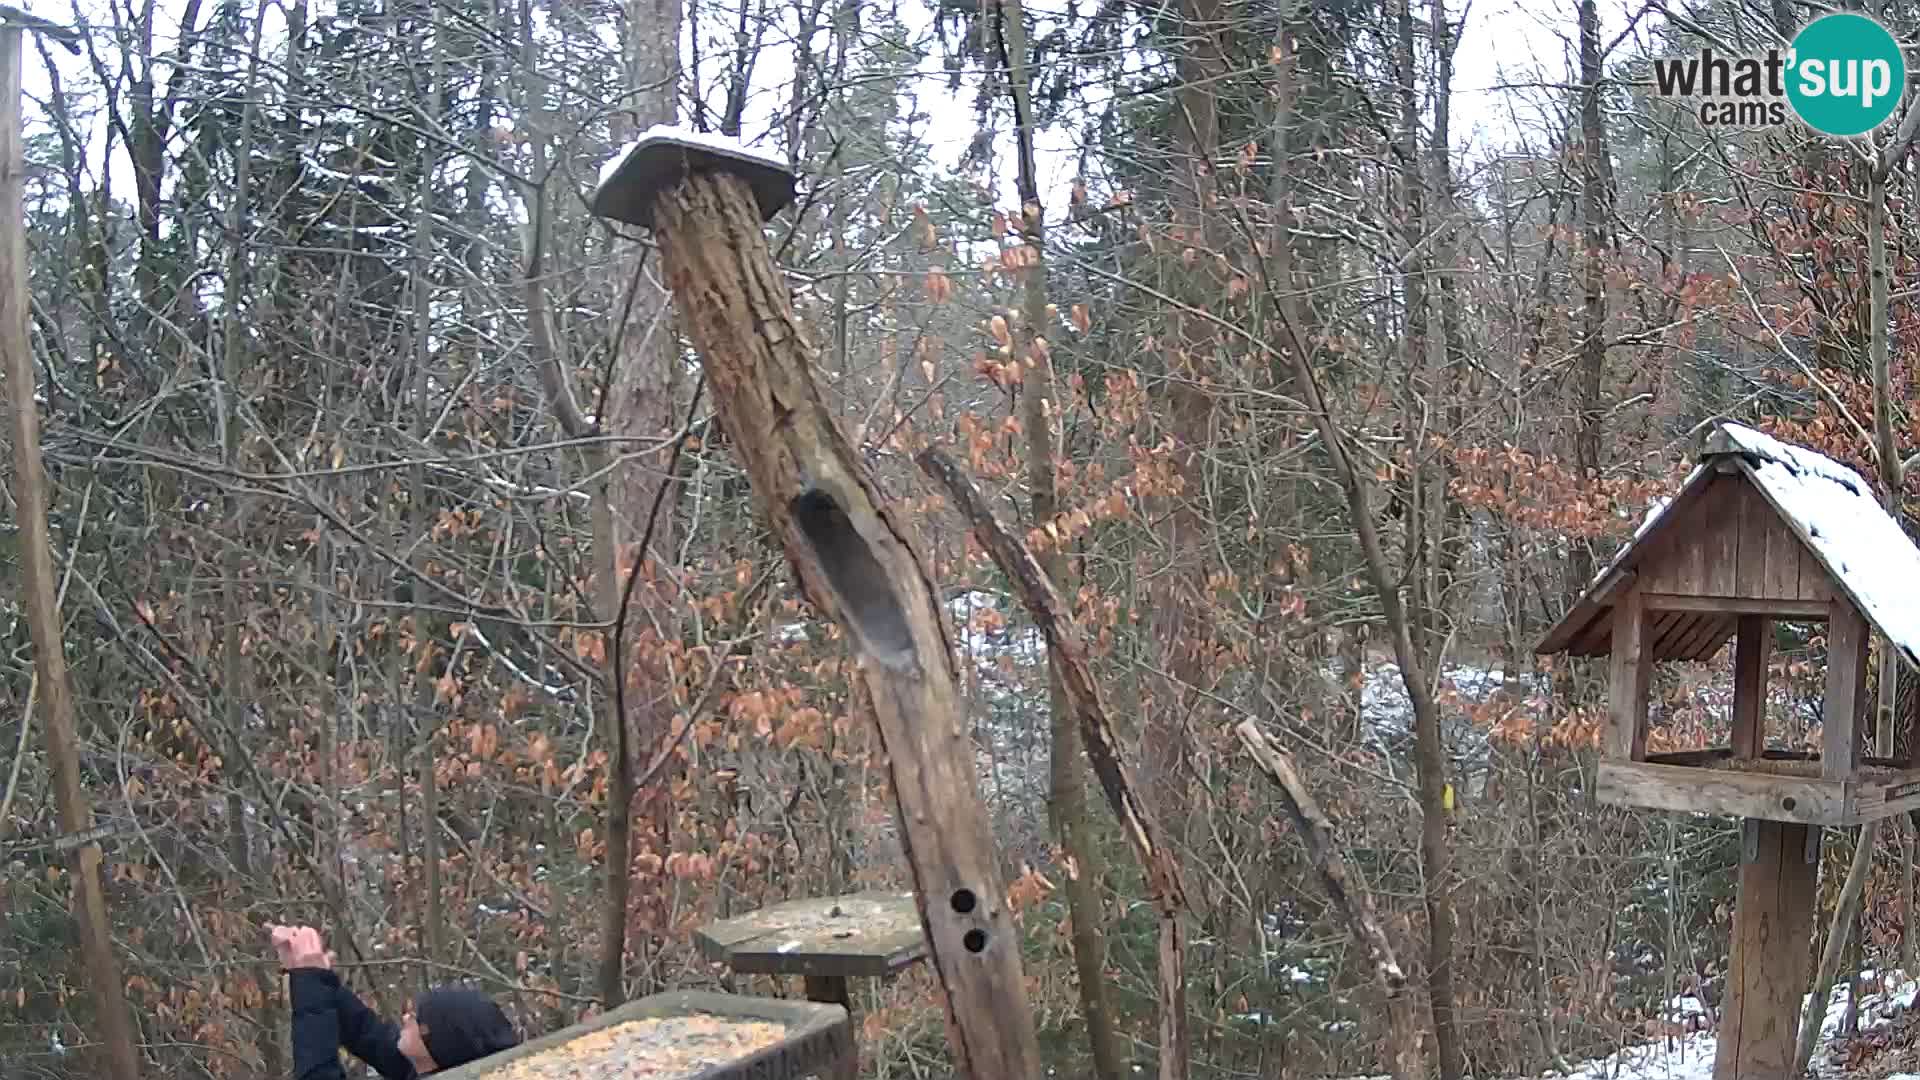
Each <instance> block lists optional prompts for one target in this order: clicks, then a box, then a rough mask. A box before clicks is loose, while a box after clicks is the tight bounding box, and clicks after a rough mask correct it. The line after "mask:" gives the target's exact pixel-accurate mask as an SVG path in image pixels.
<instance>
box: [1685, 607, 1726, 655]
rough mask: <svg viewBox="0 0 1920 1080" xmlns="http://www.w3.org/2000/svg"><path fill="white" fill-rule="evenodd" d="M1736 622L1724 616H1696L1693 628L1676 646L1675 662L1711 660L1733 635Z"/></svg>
mask: <svg viewBox="0 0 1920 1080" xmlns="http://www.w3.org/2000/svg"><path fill="white" fill-rule="evenodd" d="M1734 622H1735V620H1734V619H1733V618H1732V617H1729V616H1724V615H1705V614H1700V615H1695V616H1694V617H1693V627H1692V628H1691V629H1689V630H1688V631H1687V632H1686V633H1685V634H1684V635H1682V636H1681V638H1680V640H1679V641H1678V642H1677V643H1676V644H1675V647H1674V651H1673V658H1674V659H1675V660H1711V659H1713V654H1714V653H1716V652H1718V651H1720V643H1721V642H1724V641H1725V640H1726V639H1727V638H1728V637H1729V636H1730V635H1731V634H1732V633H1733V628H1734Z"/></svg>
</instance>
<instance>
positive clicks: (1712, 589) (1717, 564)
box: [1695, 476, 1746, 596]
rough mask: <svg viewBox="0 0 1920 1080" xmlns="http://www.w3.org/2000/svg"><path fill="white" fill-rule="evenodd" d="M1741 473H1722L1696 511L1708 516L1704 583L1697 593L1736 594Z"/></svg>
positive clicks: (1703, 541)
mask: <svg viewBox="0 0 1920 1080" xmlns="http://www.w3.org/2000/svg"><path fill="white" fill-rule="evenodd" d="M1745 484H1746V480H1745V479H1744V478H1742V477H1740V476H1722V477H1720V479H1718V480H1716V481H1714V485H1713V487H1712V488H1711V489H1709V490H1708V498H1707V501H1706V502H1704V503H1703V504H1702V505H1701V506H1700V507H1699V509H1698V510H1696V511H1695V513H1697V514H1700V515H1702V516H1703V517H1704V518H1705V521H1704V525H1705V528H1704V529H1703V530H1702V531H1701V533H1700V541H1699V544H1700V558H1701V561H1702V565H1701V577H1700V582H1701V587H1700V590H1699V592H1698V593H1697V594H1696V595H1703V596H1737V595H1739V589H1738V588H1737V587H1736V585H1737V582H1738V574H1739V570H1740V509H1739V505H1740V504H1739V501H1738V500H1739V495H1740V488H1741V487H1743V486H1744V485H1745Z"/></svg>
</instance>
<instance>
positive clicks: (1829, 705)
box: [1820, 597, 1871, 780]
mask: <svg viewBox="0 0 1920 1080" xmlns="http://www.w3.org/2000/svg"><path fill="white" fill-rule="evenodd" d="M1870 640H1871V635H1870V634H1869V632H1868V630H1867V620H1866V619H1865V618H1864V617H1862V616H1861V614H1860V611H1859V609H1858V608H1856V607H1854V606H1853V604H1852V602H1850V601H1848V600H1846V599H1845V598H1843V597H1836V598H1835V599H1834V601H1833V605H1832V612H1831V614H1829V615H1828V616H1827V696H1826V701H1825V703H1824V705H1823V706H1822V709H1821V746H1820V776H1821V778H1822V779H1826V780H1847V779H1851V778H1852V776H1853V771H1854V765H1855V764H1856V762H1857V759H1858V756H1859V752H1860V742H1859V735H1858V728H1859V724H1860V715H1861V706H1862V705H1864V704H1865V703H1866V700H1867V643H1868V642H1869V641H1870Z"/></svg>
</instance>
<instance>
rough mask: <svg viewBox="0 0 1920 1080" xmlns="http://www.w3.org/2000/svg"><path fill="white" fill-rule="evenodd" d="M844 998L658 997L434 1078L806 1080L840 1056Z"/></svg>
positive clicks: (844, 1038)
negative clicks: (836, 1002)
mask: <svg viewBox="0 0 1920 1080" xmlns="http://www.w3.org/2000/svg"><path fill="white" fill-rule="evenodd" d="M851 1038H852V1034H851V1030H850V1025H849V1022H848V1019H847V1011H846V1010H845V1009H843V1008H841V1007H839V1006H838V1005H824V1004H817V1003H814V1002H809V1001H782V1000H780V999H777V998H765V997H748V996H746V995H743V994H711V993H702V992H696V991H678V992H675V993H668V994H655V995H653V996H652V997H645V998H641V999H640V1000H638V1001H633V1002H629V1003H627V1004H625V1005H622V1006H621V1007H619V1008H617V1009H614V1010H612V1011H611V1012H606V1013H602V1014H601V1015H599V1016H596V1017H594V1018H593V1019H592V1020H588V1021H586V1022H584V1023H580V1024H575V1025H573V1026H571V1027H566V1028H562V1029H560V1030H559V1031H556V1032H554V1033H553V1034H551V1035H547V1036H544V1037H542V1038H539V1039H532V1040H529V1041H527V1042H525V1043H522V1044H521V1045H519V1046H517V1047H515V1048H513V1049H512V1050H508V1051H505V1052H504V1053H499V1054H495V1055H494V1056H492V1057H489V1058H486V1059H484V1060H482V1061H476V1062H474V1063H473V1064H471V1065H462V1066H460V1067H459V1068H457V1069H449V1070H447V1071H446V1072H443V1073H436V1074H434V1075H435V1077H436V1080H574V1078H577V1077H598V1076H604V1077H621V1078H623V1080H625V1078H631V1080H799V1078H801V1077H805V1076H817V1075H820V1074H822V1072H823V1071H824V1070H826V1069H828V1068H831V1067H832V1065H833V1063H834V1062H837V1061H839V1060H841V1059H842V1058H843V1057H844V1056H845V1054H846V1052H847V1048H848V1046H849V1045H851V1044H850V1042H849V1040H850V1039H851Z"/></svg>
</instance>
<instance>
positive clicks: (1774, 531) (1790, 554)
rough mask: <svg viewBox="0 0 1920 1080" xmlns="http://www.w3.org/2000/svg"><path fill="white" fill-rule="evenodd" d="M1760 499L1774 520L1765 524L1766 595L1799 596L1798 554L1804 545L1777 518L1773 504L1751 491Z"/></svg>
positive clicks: (1777, 513)
mask: <svg viewBox="0 0 1920 1080" xmlns="http://www.w3.org/2000/svg"><path fill="white" fill-rule="evenodd" d="M1753 494H1754V496H1755V497H1756V498H1757V499H1758V501H1759V502H1761V503H1763V504H1765V505H1766V507H1767V510H1768V511H1769V512H1770V514H1771V516H1772V518H1773V520H1772V521H1771V522H1769V523H1768V525H1767V541H1766V546H1767V567H1766V582H1767V588H1766V595H1768V596H1778V597H1782V598H1784V597H1789V596H1792V597H1798V596H1799V595H1800V556H1801V553H1802V552H1804V551H1805V550H1806V545H1805V544H1803V543H1801V542H1800V538H1799V537H1797V536H1795V535H1793V532H1792V531H1791V530H1790V529H1788V528H1787V527H1786V525H1785V524H1784V523H1782V522H1781V520H1780V513H1779V511H1777V510H1774V508H1773V504H1772V503H1769V502H1767V500H1766V497H1765V496H1762V495H1761V494H1760V493H1759V492H1758V491H1755V492H1753Z"/></svg>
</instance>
